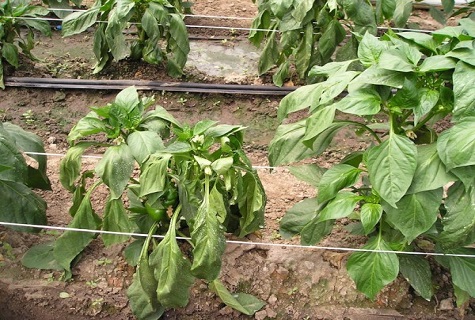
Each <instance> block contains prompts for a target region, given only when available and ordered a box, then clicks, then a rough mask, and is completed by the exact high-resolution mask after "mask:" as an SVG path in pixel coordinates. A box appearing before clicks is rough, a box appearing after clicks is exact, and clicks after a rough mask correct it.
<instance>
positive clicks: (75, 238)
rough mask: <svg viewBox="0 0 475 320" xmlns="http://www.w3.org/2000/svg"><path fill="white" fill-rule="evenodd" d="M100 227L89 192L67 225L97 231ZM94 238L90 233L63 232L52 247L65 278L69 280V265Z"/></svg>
mask: <svg viewBox="0 0 475 320" xmlns="http://www.w3.org/2000/svg"><path fill="white" fill-rule="evenodd" d="M99 226H100V218H99V217H98V216H97V215H96V213H95V212H94V209H93V208H92V204H91V194H90V192H89V193H87V194H86V195H85V197H84V198H83V200H82V202H81V205H80V206H79V208H78V210H77V212H76V215H75V216H74V218H73V220H72V221H71V223H70V224H69V226H68V227H70V228H77V229H88V230H97V229H98V228H99ZM94 238H95V234H94V233H91V232H77V231H65V232H64V233H63V234H62V235H61V236H60V237H59V238H58V239H57V240H56V244H55V246H54V250H53V253H54V257H55V259H56V261H57V262H58V264H59V265H60V266H61V268H63V269H64V271H65V278H66V279H69V278H71V276H72V274H71V263H72V262H73V261H74V260H75V259H76V257H77V256H78V255H79V254H80V253H81V252H82V251H83V250H84V248H86V247H87V246H88V245H89V243H90V242H91V241H92V240H93V239H94Z"/></svg>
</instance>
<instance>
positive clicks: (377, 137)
mask: <svg viewBox="0 0 475 320" xmlns="http://www.w3.org/2000/svg"><path fill="white" fill-rule="evenodd" d="M335 122H340V123H348V124H353V125H355V126H357V127H361V128H363V129H364V130H366V131H368V132H369V134H371V135H372V136H373V138H375V139H376V141H377V142H378V143H381V138H380V137H379V136H378V135H377V134H376V132H374V130H372V129H371V128H370V127H368V126H367V125H365V124H363V123H360V122H356V121H351V120H343V121H335Z"/></svg>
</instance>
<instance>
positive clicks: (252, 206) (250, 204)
mask: <svg viewBox="0 0 475 320" xmlns="http://www.w3.org/2000/svg"><path fill="white" fill-rule="evenodd" d="M242 185H243V190H242V192H241V193H240V194H239V195H238V199H237V201H238V205H239V212H240V213H241V218H240V219H239V226H240V231H239V237H244V236H246V235H248V234H249V233H252V232H254V231H257V230H259V228H261V226H262V225H264V210H265V206H266V201H267V198H266V194H265V192H264V187H263V186H262V183H261V181H260V180H259V177H258V176H257V173H256V172H255V171H253V172H246V174H245V175H244V176H243V177H242Z"/></svg>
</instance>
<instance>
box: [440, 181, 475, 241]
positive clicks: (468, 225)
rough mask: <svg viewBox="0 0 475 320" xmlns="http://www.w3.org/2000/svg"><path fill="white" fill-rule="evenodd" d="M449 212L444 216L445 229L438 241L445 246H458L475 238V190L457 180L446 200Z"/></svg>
mask: <svg viewBox="0 0 475 320" xmlns="http://www.w3.org/2000/svg"><path fill="white" fill-rule="evenodd" d="M445 207H446V209H447V214H446V215H445V216H444V217H443V218H442V225H443V228H444V229H443V231H442V232H441V233H440V237H439V240H438V242H439V243H441V245H442V247H444V248H456V247H459V246H462V245H468V244H471V243H472V242H473V241H474V240H475V215H474V214H473V212H474V210H475V191H474V189H473V186H471V187H469V188H468V190H466V189H465V187H464V185H463V184H462V183H460V182H456V183H455V184H454V185H453V186H451V187H450V188H449V191H448V195H447V199H446V201H445Z"/></svg>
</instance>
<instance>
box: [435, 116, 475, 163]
mask: <svg viewBox="0 0 475 320" xmlns="http://www.w3.org/2000/svg"><path fill="white" fill-rule="evenodd" d="M473 120H474V118H467V119H464V121H461V122H459V123H456V124H455V125H454V126H453V127H451V128H450V129H447V130H445V131H444V132H442V133H441V134H440V136H439V139H438V140H437V152H438V153H439V157H440V159H441V160H442V162H443V163H444V164H445V166H446V167H447V170H452V169H453V168H458V167H466V166H471V165H474V164H475V152H473V150H475V126H474V121H473Z"/></svg>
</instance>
